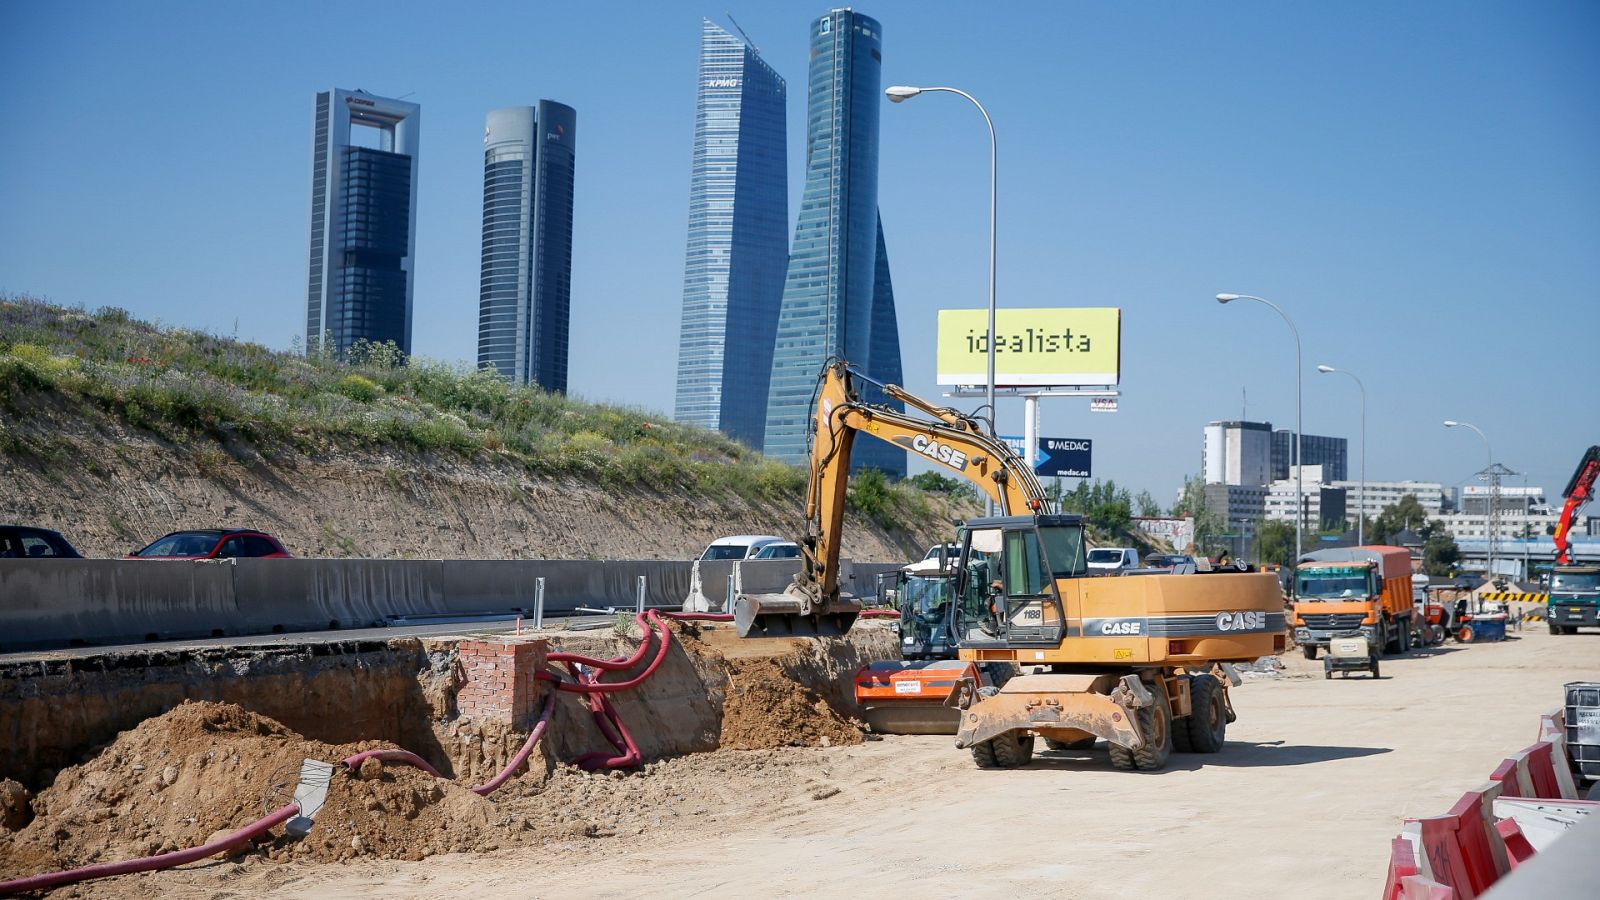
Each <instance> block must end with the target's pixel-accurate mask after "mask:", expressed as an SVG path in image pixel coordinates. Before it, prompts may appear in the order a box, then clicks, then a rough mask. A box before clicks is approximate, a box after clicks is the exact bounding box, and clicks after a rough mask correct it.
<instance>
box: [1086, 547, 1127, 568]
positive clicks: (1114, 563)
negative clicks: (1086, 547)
mask: <svg viewBox="0 0 1600 900" xmlns="http://www.w3.org/2000/svg"><path fill="white" fill-rule="evenodd" d="M1089 568H1091V569H1137V568H1139V554H1138V552H1137V551H1134V550H1130V549H1128V548H1127V547H1096V548H1094V549H1093V550H1090V551H1089Z"/></svg>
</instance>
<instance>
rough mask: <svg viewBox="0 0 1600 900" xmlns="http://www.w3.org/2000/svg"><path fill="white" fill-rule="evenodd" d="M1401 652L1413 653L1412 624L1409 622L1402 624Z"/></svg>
mask: <svg viewBox="0 0 1600 900" xmlns="http://www.w3.org/2000/svg"><path fill="white" fill-rule="evenodd" d="M1400 652H1401V653H1410V652H1411V623H1410V622H1409V621H1406V622H1401V623H1400Z"/></svg>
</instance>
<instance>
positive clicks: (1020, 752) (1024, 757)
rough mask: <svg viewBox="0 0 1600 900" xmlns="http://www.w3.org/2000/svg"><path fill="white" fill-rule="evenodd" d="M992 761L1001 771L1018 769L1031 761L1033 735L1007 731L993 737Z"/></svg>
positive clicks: (1024, 732)
mask: <svg viewBox="0 0 1600 900" xmlns="http://www.w3.org/2000/svg"><path fill="white" fill-rule="evenodd" d="M989 743H991V744H993V745H994V761H995V764H996V765H998V766H999V767H1000V768H1002V769H1019V768H1021V767H1023V766H1025V765H1027V764H1028V763H1029V762H1030V761H1031V760H1032V759H1033V735H1031V734H1029V733H1028V732H1026V731H1008V732H1006V733H1005V734H1002V735H999V736H997V737H995V739H994V740H992V741H990V742H989Z"/></svg>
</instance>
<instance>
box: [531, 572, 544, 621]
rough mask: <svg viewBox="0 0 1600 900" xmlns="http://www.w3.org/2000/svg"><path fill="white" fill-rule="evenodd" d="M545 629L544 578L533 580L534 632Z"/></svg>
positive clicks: (541, 576)
mask: <svg viewBox="0 0 1600 900" xmlns="http://www.w3.org/2000/svg"><path fill="white" fill-rule="evenodd" d="M543 629H544V576H543V575H540V576H539V577H538V578H535V579H534V580H533V630H534V631H542V630H543Z"/></svg>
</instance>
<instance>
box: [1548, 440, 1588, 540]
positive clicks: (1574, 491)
mask: <svg viewBox="0 0 1600 900" xmlns="http://www.w3.org/2000/svg"><path fill="white" fill-rule="evenodd" d="M1596 476H1600V446H1595V447H1590V448H1589V452H1587V453H1585V454H1584V455H1583V460H1582V461H1581V462H1579V463H1578V469H1577V471H1575V472H1573V473H1572V480H1571V481H1569V482H1567V490H1566V493H1565V494H1563V495H1562V496H1563V497H1565V498H1566V500H1567V502H1566V503H1565V504H1564V505H1562V507H1561V518H1560V520H1559V521H1557V522H1556V526H1555V528H1554V530H1552V531H1551V532H1550V533H1551V535H1552V536H1553V537H1554V538H1555V544H1556V565H1558V566H1565V565H1568V564H1570V563H1571V562H1572V556H1571V549H1572V542H1571V541H1570V540H1568V538H1567V532H1569V531H1571V530H1572V520H1573V519H1575V518H1577V515H1578V510H1580V509H1582V508H1583V506H1584V504H1586V503H1588V502H1589V500H1590V499H1592V498H1593V497H1594V482H1595V477H1596Z"/></svg>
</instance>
